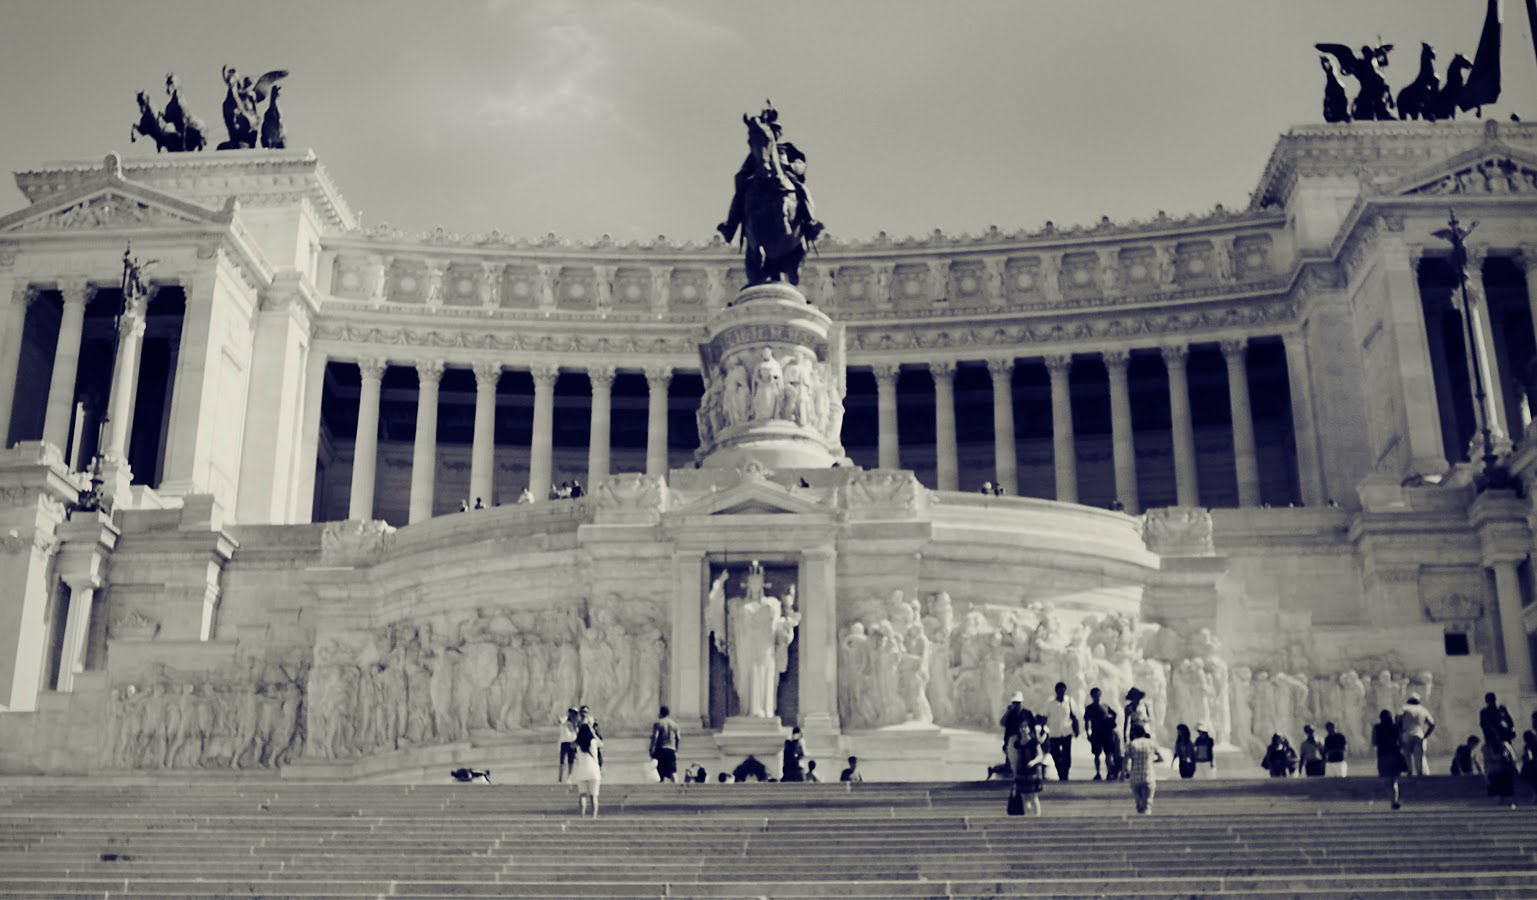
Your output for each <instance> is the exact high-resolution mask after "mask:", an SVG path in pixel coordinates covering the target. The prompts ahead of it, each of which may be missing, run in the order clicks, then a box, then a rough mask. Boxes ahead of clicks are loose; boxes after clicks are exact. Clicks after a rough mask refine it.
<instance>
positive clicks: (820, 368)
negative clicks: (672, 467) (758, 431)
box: [695, 326, 843, 447]
mask: <svg viewBox="0 0 1537 900" xmlns="http://www.w3.org/2000/svg"><path fill="white" fill-rule="evenodd" d="M759 327H763V328H768V327H771V326H759ZM738 343H740V342H738ZM711 374H712V376H713V377H710V378H709V379H707V381H708V387H707V388H706V389H705V394H704V397H703V399H702V400H701V401H700V404H699V410H698V412H697V413H695V416H696V418H697V421H698V426H699V438H700V444H701V446H707V447H708V446H712V445H713V444H715V443H716V442H717V436H719V435H722V434H724V433H725V432H727V431H729V430H730V429H733V428H737V427H740V426H744V425H748V424H750V423H761V422H768V421H771V420H772V421H782V422H786V423H789V424H792V425H797V426H800V427H802V428H808V429H810V430H812V431H814V432H816V433H817V434H818V435H821V436H822V437H824V438H826V439H827V440H829V441H832V442H834V443H836V442H837V440H838V437H839V432H840V431H841V430H842V426H843V415H842V411H843V390H842V385H841V384H840V379H839V378H838V375H837V373H836V372H835V371H833V368H832V366H831V365H829V364H828V363H825V362H818V361H817V356H816V353H815V351H814V350H813V349H811V348H810V347H805V346H791V345H785V344H781V345H780V346H779V352H778V353H776V352H775V351H774V350H773V349H771V348H769V347H760V348H756V350H755V351H749V352H744V353H736V354H733V355H731V356H730V357H729V358H728V359H726V360H724V361H723V362H721V363H720V364H719V365H717V366H716V367H715V368H714V370H713V372H712V373H711Z"/></svg>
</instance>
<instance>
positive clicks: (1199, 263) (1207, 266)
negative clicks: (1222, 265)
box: [1174, 241, 1217, 284]
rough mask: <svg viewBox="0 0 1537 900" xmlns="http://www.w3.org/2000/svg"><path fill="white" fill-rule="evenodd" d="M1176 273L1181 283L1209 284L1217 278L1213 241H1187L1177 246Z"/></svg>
mask: <svg viewBox="0 0 1537 900" xmlns="http://www.w3.org/2000/svg"><path fill="white" fill-rule="evenodd" d="M1174 253H1175V264H1174V265H1175V275H1176V277H1177V278H1178V280H1179V283H1180V284H1208V283H1210V282H1212V281H1215V280H1216V278H1217V264H1216V255H1215V252H1214V248H1213V247H1212V244H1211V241H1185V242H1183V243H1181V244H1179V245H1177V246H1176V247H1175V251H1174Z"/></svg>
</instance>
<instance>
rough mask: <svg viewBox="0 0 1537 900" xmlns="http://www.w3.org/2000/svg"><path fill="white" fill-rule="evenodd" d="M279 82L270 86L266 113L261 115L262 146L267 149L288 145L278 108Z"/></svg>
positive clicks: (280, 86) (281, 88)
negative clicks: (270, 93) (270, 95)
mask: <svg viewBox="0 0 1537 900" xmlns="http://www.w3.org/2000/svg"><path fill="white" fill-rule="evenodd" d="M282 90H283V86H282V85H280V84H274V85H273V86H272V97H271V99H269V100H268V101H267V114H266V115H265V116H263V117H262V146H263V147H266V148H267V149H268V150H282V149H283V148H284V147H286V146H288V136H287V135H286V134H284V133H283V113H282V112H281V111H280V110H279V109H278V94H279V93H280V92H281V91H282Z"/></svg>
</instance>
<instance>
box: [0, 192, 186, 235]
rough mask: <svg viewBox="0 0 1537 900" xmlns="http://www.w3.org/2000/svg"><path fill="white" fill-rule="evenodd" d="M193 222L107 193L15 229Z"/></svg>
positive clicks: (30, 229)
mask: <svg viewBox="0 0 1537 900" xmlns="http://www.w3.org/2000/svg"><path fill="white" fill-rule="evenodd" d="M187 221H189V220H188V219H186V218H183V217H181V216H176V215H172V214H171V213H170V212H168V211H166V210H164V209H161V208H160V207H156V206H150V205H149V204H147V203H143V202H140V201H138V200H135V199H134V198H132V197H125V196H122V195H120V194H107V195H103V196H97V197H91V198H89V199H86V200H82V201H80V202H78V203H75V204H74V205H72V206H68V207H65V208H64V209H61V210H58V211H57V212H54V213H51V214H49V215H46V216H42V217H40V218H36V219H29V220H27V221H25V222H22V223H20V224H18V225H17V226H16V227H15V228H14V229H13V230H15V231H76V230H82V229H90V228H129V227H138V226H146V225H148V226H154V225H181V224H185V223H186V222H187Z"/></svg>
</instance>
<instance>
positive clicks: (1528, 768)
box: [1521, 731, 1537, 802]
mask: <svg viewBox="0 0 1537 900" xmlns="http://www.w3.org/2000/svg"><path fill="white" fill-rule="evenodd" d="M1521 740H1522V745H1521V777H1522V778H1524V779H1526V783H1527V784H1528V785H1530V786H1531V789H1532V801H1533V802H1537V731H1527V732H1526V733H1525V734H1523V735H1521Z"/></svg>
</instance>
